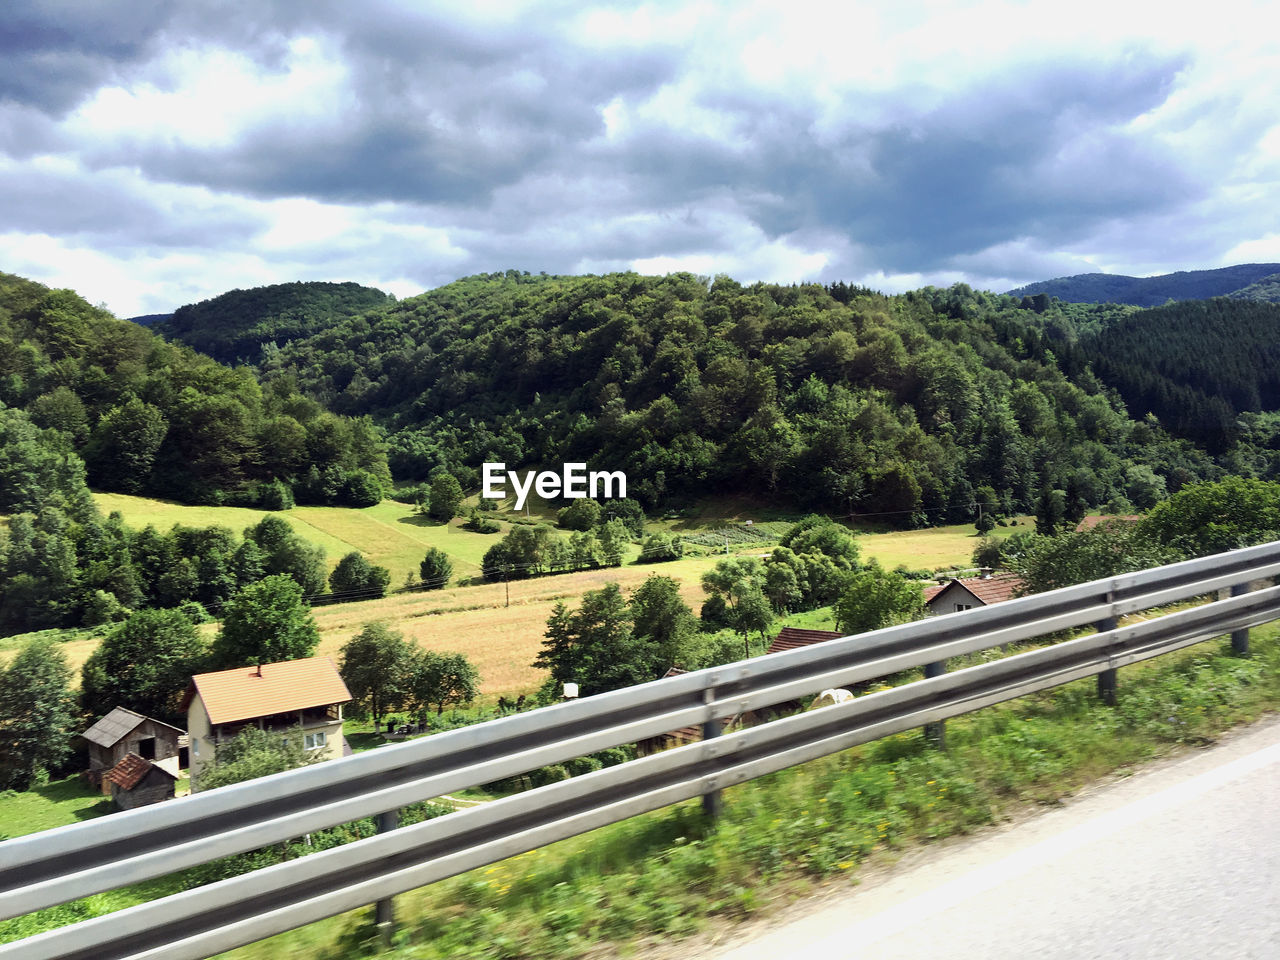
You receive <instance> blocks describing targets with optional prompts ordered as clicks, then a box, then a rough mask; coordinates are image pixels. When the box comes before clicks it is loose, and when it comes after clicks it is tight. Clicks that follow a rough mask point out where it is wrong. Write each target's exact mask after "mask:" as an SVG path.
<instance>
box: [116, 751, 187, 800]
mask: <svg viewBox="0 0 1280 960" xmlns="http://www.w3.org/2000/svg"><path fill="white" fill-rule="evenodd" d="M102 782H103V784H104V785H107V786H109V787H110V790H111V799H112V801H113V802H114V803H115V805H116V807H118V808H119V809H121V810H132V809H133V808H134V807H145V806H146V805H147V804H150V803H159V802H160V801H161V800H172V799H173V795H174V792H175V789H176V787H177V782H178V775H177V774H176V773H170V772H169V771H168V770H166V769H165V768H164V767H162V766H160V765H159V764H156V763H152V762H151V761H150V760H144V759H142V757H140V756H138V755H137V754H136V753H128V754H125V757H124V759H123V760H121V761H120V762H119V763H117V764H116V765H115V766H114V767H113V768H111V769H110V770H108V771H107V772H106V773H104V774H103V775H102Z"/></svg>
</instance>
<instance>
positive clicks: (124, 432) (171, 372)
mask: <svg viewBox="0 0 1280 960" xmlns="http://www.w3.org/2000/svg"><path fill="white" fill-rule="evenodd" d="M0 419H3V424H0V433H4V434H5V437H7V438H8V440H10V441H13V443H14V444H17V443H18V442H19V440H20V441H21V444H22V445H23V447H22V449H24V450H26V451H27V453H29V454H30V456H29V457H27V456H26V455H25V454H24V456H23V457H18V456H17V454H16V452H15V451H16V450H17V449H18V448H17V446H13V445H11V444H10V443H9V442H8V441H6V442H5V444H4V446H3V449H0V513H10V512H15V511H23V510H34V509H36V508H38V507H39V506H40V505H41V503H42V502H43V500H42V497H43V496H44V495H46V494H47V493H48V491H46V494H42V493H41V490H40V487H41V486H42V484H43V485H44V486H48V484H47V483H46V482H45V481H44V480H42V479H41V477H42V476H43V474H42V473H41V472H40V471H41V470H43V469H44V468H37V466H35V465H37V464H40V463H54V462H55V461H57V462H58V463H62V464H63V466H61V467H58V470H59V471H61V472H62V473H65V474H67V476H70V475H71V474H74V473H77V472H78V473H79V475H80V476H81V477H83V474H84V470H85V467H86V466H87V469H88V477H89V480H90V482H91V483H93V484H94V485H96V486H99V487H101V488H104V489H107V490H120V491H124V492H129V493H133V492H145V493H150V494H154V495H156V496H162V497H171V498H174V499H178V500H186V501H188V502H227V501H234V502H240V503H246V504H251V503H254V502H255V501H256V500H258V499H260V498H261V496H262V495H263V493H264V488H265V487H270V488H271V489H270V490H266V491H265V492H266V493H267V495H268V496H270V497H272V498H274V499H275V500H277V501H278V500H279V499H280V497H281V496H285V494H286V491H284V490H283V485H285V484H287V485H288V486H289V487H290V488H291V489H292V491H293V493H295V494H296V495H297V496H298V498H299V499H301V500H311V501H312V502H355V501H362V502H370V501H371V500H372V502H376V501H377V499H379V498H380V497H381V493H382V488H383V485H384V483H385V481H386V480H389V476H388V475H387V470H386V455H385V452H384V449H383V447H382V444H381V438H380V435H379V433H378V431H377V429H376V428H375V427H374V426H373V425H372V424H370V423H368V422H353V421H350V420H347V419H346V418H341V417H336V416H334V415H333V414H331V413H329V412H328V411H326V410H324V409H323V408H322V407H321V406H320V405H319V404H317V403H316V402H315V401H313V400H309V399H306V398H304V397H303V396H301V395H300V394H299V393H298V392H297V389H296V388H294V387H291V386H290V384H289V383H288V382H287V381H283V380H281V381H278V382H276V383H273V384H272V386H271V387H270V388H269V389H265V390H264V389H263V387H262V386H260V384H259V383H258V381H257V379H256V378H255V377H254V374H253V372H252V371H250V370H249V369H242V370H233V369H231V368H229V367H226V366H223V365H222V364H220V363H217V362H215V361H213V360H211V359H209V358H208V357H205V356H202V355H200V354H198V353H196V352H194V351H193V350H191V349H190V348H189V347H185V346H182V345H180V344H171V343H166V342H165V341H164V340H162V339H161V338H160V337H157V336H155V335H154V334H152V333H150V332H149V331H148V330H147V329H146V328H144V327H141V326H138V325H137V324H134V323H130V322H128V321H126V320H117V319H116V318H115V317H113V316H111V315H110V314H109V313H107V312H105V311H103V310H100V309H98V308H96V307H92V306H90V305H89V304H88V303H86V302H85V301H84V300H83V299H82V298H81V297H79V296H78V295H76V294H75V293H73V292H72V291H70V290H50V289H48V288H47V287H44V286H42V285H41V284H38V283H35V282H33V281H30V280H25V279H23V278H21V277H16V276H11V275H9V274H4V273H0ZM15 438H17V439H15ZM40 451H43V453H41V452H40ZM80 460H83V461H84V465H85V466H81V465H80V463H79V461H80ZM24 464H27V465H26V466H24ZM50 469H52V468H50ZM67 471H70V473H67ZM273 481H279V483H272V482H273ZM81 482H83V481H81Z"/></svg>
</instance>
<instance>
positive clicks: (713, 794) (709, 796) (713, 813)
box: [702, 687, 724, 820]
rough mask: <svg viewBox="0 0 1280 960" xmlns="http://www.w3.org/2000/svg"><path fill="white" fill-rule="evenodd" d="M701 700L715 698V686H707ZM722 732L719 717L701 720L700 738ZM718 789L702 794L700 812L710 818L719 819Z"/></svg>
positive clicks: (709, 701)
mask: <svg viewBox="0 0 1280 960" xmlns="http://www.w3.org/2000/svg"><path fill="white" fill-rule="evenodd" d="M702 699H703V701H704V702H705V703H706V704H707V705H708V706H710V704H711V703H713V702H714V701H715V699H716V689H715V687H708V688H707V689H706V690H704V691H703V692H702ZM722 733H724V724H723V723H721V722H720V718H719V717H714V716H713V717H710V718H709V719H707V720H704V721H702V739H703V740H704V741H705V740H710V739H712V738H713V737H718V736H720V734H722ZM720 807H721V803H720V791H719V790H710V791H708V792H707V793H704V794H703V795H702V812H703V813H704V814H706V815H707V816H708V817H710V818H711V819H712V820H719V819H720Z"/></svg>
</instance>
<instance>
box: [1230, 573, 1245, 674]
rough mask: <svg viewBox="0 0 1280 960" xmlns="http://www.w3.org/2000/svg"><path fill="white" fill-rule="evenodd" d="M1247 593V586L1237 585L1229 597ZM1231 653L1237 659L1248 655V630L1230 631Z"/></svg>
mask: <svg viewBox="0 0 1280 960" xmlns="http://www.w3.org/2000/svg"><path fill="white" fill-rule="evenodd" d="M1248 592H1249V584H1247V583H1237V584H1236V585H1235V586H1233V587H1232V588H1231V595H1232V596H1233V597H1238V596H1240V595H1241V594H1242V593H1248ZM1231 653H1232V654H1233V655H1235V656H1237V657H1247V656H1248V655H1249V628H1248V627H1245V628H1244V629H1243V630H1232V631H1231Z"/></svg>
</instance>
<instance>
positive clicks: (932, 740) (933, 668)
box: [924, 660, 947, 750]
mask: <svg viewBox="0 0 1280 960" xmlns="http://www.w3.org/2000/svg"><path fill="white" fill-rule="evenodd" d="M946 672H947V661H945V660H938V661H936V662H934V663H926V664H925V665H924V678H925V679H926V680H928V679H929V678H930V677H940V676H942V675H943V674H944V673H946ZM924 737H925V739H926V740H928V741H929V745H930V746H931V747H934V748H935V749H937V750H945V749H946V746H947V723H946V721H945V720H938V721H936V722H934V723H926V724H925V725H924Z"/></svg>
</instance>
